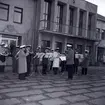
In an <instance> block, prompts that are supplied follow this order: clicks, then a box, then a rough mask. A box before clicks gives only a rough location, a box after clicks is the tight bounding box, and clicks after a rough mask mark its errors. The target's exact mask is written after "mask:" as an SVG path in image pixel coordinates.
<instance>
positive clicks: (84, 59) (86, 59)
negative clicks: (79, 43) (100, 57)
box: [82, 55, 89, 68]
mask: <svg viewBox="0 0 105 105" xmlns="http://www.w3.org/2000/svg"><path fill="white" fill-rule="evenodd" d="M88 66H89V55H87V56H86V55H84V58H83V61H82V68H88Z"/></svg>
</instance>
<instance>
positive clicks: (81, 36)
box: [0, 0, 98, 62]
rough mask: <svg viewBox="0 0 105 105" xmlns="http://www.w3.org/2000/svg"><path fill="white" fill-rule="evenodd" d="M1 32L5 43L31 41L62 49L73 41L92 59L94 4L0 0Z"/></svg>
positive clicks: (77, 0)
mask: <svg viewBox="0 0 105 105" xmlns="http://www.w3.org/2000/svg"><path fill="white" fill-rule="evenodd" d="M0 13H1V14H2V15H0V33H1V37H2V40H1V41H4V42H5V43H10V42H11V40H14V41H15V42H16V44H17V45H20V44H31V45H32V46H33V49H34V51H35V49H36V47H37V46H41V47H42V50H43V49H44V48H45V47H51V48H52V49H55V48H56V47H59V48H60V52H64V51H65V49H66V44H67V43H69V44H72V45H73V49H78V52H79V53H80V54H83V53H84V50H85V49H88V50H89V51H90V55H91V56H92V57H93V58H92V62H94V61H95V56H96V45H95V42H96V41H97V40H98V37H97V35H96V23H97V6H96V5H94V4H91V3H89V2H87V1H85V0H1V1H0Z"/></svg>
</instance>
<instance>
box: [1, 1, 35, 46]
mask: <svg viewBox="0 0 105 105" xmlns="http://www.w3.org/2000/svg"><path fill="white" fill-rule="evenodd" d="M34 11H35V2H34V0H0V43H2V42H3V43H5V44H10V43H11V42H12V41H15V43H16V45H17V46H18V45H21V44H27V43H28V44H31V41H30V40H32V37H30V36H31V35H32V34H33V32H32V30H33V28H32V27H33V21H34Z"/></svg>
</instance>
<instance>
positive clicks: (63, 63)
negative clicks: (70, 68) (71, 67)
mask: <svg viewBox="0 0 105 105" xmlns="http://www.w3.org/2000/svg"><path fill="white" fill-rule="evenodd" d="M60 59H61V63H60V65H61V75H63V74H64V71H65V69H66V55H65V53H63V54H61V56H60Z"/></svg>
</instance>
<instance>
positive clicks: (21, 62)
mask: <svg viewBox="0 0 105 105" xmlns="http://www.w3.org/2000/svg"><path fill="white" fill-rule="evenodd" d="M26 56H27V54H26V53H25V52H24V51H23V50H20V51H19V52H18V66H19V68H18V73H19V74H22V73H26V72H27V61H26Z"/></svg>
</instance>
